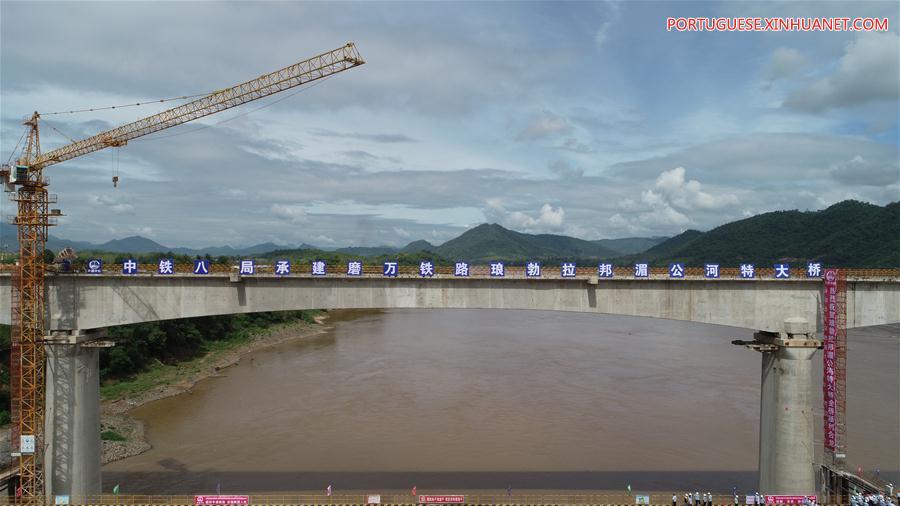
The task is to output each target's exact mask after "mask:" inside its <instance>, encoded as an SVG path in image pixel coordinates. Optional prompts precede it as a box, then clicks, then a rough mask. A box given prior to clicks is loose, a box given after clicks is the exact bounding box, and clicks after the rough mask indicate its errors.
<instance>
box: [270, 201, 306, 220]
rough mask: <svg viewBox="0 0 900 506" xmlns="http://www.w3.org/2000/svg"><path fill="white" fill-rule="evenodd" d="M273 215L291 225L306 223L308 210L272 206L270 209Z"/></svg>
mask: <svg viewBox="0 0 900 506" xmlns="http://www.w3.org/2000/svg"><path fill="white" fill-rule="evenodd" d="M270 211H271V212H272V214H274V215H275V216H276V217H277V218H279V219H281V220H285V221H288V222H291V223H304V222H306V219H307V217H306V209H304V208H303V207H302V206H297V205H285V204H272V207H271V209H270Z"/></svg>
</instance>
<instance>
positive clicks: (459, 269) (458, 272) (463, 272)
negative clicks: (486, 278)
mask: <svg viewBox="0 0 900 506" xmlns="http://www.w3.org/2000/svg"><path fill="white" fill-rule="evenodd" d="M453 275H454V276H468V275H469V264H468V263H467V262H456V269H455V270H454V271H453Z"/></svg>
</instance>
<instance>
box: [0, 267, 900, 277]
mask: <svg viewBox="0 0 900 506" xmlns="http://www.w3.org/2000/svg"><path fill="white" fill-rule="evenodd" d="M157 267H158V266H157V265H156V264H140V265H138V268H137V273H136V274H133V275H137V276H154V275H158V274H157ZM799 267H800V266H797V267H795V268H793V269H792V273H791V277H790V278H788V279H786V280H788V281H798V280H799V281H808V280H810V279H817V278H808V277H807V276H806V273H805V272H804V271H803V270H802V269H800V268H799ZM193 268H194V267H193V265H191V264H175V265H174V266H173V271H174V273H176V274H193ZM346 269H347V266H346V264H339V265H332V264H329V265H328V268H327V273H326V274H325V275H324V276H313V275H312V273H311V272H310V270H311V269H310V265H307V264H294V265H293V266H292V272H291V274H290V277H312V278H320V277H326V278H335V277H339V278H351V279H352V278H356V277H364V278H381V277H383V273H382V266H381V265H380V264H377V265H376V264H369V265H365V264H364V265H363V266H362V272H361V275H360V276H348V275H347V272H346ZM14 270H15V265H13V264H0V274H6V273H12V272H13V271H14ZM542 270H543V272H542V273H541V276H540V279H588V278H591V277H597V266H596V265H587V266H586V265H582V266H578V267H577V268H576V273H575V276H574V278H562V277H561V276H560V272H559V271H560V266H559V265H558V264H544V265H543V266H542ZM842 270H843V271H844V273H845V274H846V276H847V279H848V281H865V280H898V279H900V269H842ZM51 271H52V269H51ZM82 271H83V270H82ZM82 271H76V273H78V272H82ZM504 271H505V272H504V275H503V279H527V276H526V275H525V267H524V266H523V265H509V264H507V265H505V268H504ZM237 273H238V266H237V265H231V264H211V265H210V266H209V275H213V276H215V275H217V274H218V275H228V274H237ZM121 274H122V266H121V264H105V265H104V266H103V274H102V275H113V276H117V275H121ZM684 274H685V276H684V277H685V278H693V279H698V278H700V279H706V277H705V270H704V268H703V267H686V268H685V272H684ZM256 275H257V276H263V277H265V276H274V275H275V269H274V266H273V265H270V264H257V265H256ZM198 277H200V275H198ZM398 277H401V278H419V277H420V276H419V267H418V266H417V265H400V266H399V267H398ZM434 277H436V278H455V277H456V276H455V275H454V266H452V265H436V266H435V267H434ZM468 277H469V278H491V277H492V276H491V274H490V267H489V266H488V265H474V264H473V265H470V266H469V276H468ZM612 277H613V278H614V279H635V276H634V266H631V265H619V266H614V267H613V276H612ZM774 278H775V269H774V268H773V267H762V266H758V267H756V269H755V276H754V278H752V279H744V278H741V276H740V268H739V267H724V266H722V267H720V268H719V278H718V279H722V280H734V279H737V280H745V281H755V280H769V279H774ZM639 279H672V278H670V276H669V270H668V268H667V267H649V268H648V276H647V277H646V278H639Z"/></svg>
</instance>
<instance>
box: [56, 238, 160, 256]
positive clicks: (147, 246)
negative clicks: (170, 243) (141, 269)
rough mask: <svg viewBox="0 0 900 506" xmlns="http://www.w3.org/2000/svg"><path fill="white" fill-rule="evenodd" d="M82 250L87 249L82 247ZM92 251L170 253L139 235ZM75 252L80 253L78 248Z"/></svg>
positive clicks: (98, 246)
mask: <svg viewBox="0 0 900 506" xmlns="http://www.w3.org/2000/svg"><path fill="white" fill-rule="evenodd" d="M73 248H74V246H73ZM82 249H85V248H83V247H82ZM91 249H97V250H101V251H109V252H111V253H155V252H157V251H160V252H164V251H169V248H167V247H165V246H163V245H162V244H160V243H158V242H156V241H153V240H151V239H147V238H146V237H141V236H139V235H133V236H131V237H126V238H124V239H113V240H112V241H107V242H105V243H103V244H100V245H97V246H94V247H92V248H91ZM75 251H78V248H75Z"/></svg>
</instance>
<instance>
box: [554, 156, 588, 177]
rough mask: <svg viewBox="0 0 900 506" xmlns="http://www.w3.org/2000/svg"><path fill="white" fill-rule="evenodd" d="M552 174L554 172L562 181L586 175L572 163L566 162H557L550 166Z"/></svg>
mask: <svg viewBox="0 0 900 506" xmlns="http://www.w3.org/2000/svg"><path fill="white" fill-rule="evenodd" d="M549 168H550V172H553V173H554V174H556V175H557V176H559V177H560V178H561V179H571V178H575V177H581V176H583V175H584V169H582V168H579V167H573V166H572V164H571V163H569V162H567V161H565V160H556V161H555V162H553V163H551V164H550V167H549Z"/></svg>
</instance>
